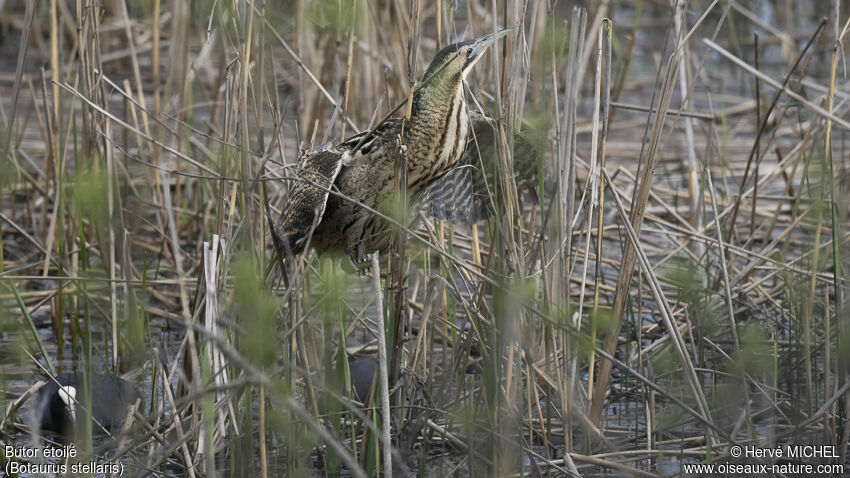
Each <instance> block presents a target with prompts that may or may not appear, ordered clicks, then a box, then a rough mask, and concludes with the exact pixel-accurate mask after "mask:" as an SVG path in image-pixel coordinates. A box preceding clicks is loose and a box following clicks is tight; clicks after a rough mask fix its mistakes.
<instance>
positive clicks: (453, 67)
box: [419, 28, 513, 90]
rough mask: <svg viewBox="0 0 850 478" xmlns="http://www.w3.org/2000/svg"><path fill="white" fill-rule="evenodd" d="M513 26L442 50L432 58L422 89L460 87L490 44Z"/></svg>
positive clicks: (421, 83) (420, 87)
mask: <svg viewBox="0 0 850 478" xmlns="http://www.w3.org/2000/svg"><path fill="white" fill-rule="evenodd" d="M512 30H513V28H507V29H504V30H501V31H498V32H496V33H491V34H489V35H485V36H483V37H481V38H476V39H475V40H467V41H462V42H459V43H455V44H453V45H449V46H447V47H445V48H443V49H442V50H440V51H439V52H438V53H437V54H436V55H435V56H434V59H433V60H431V64H430V65H429V66H428V69H427V70H426V71H425V74H424V75H422V80H421V81H420V82H419V89H420V90H430V89H443V88H445V87H448V88H452V87H455V88H457V87H459V86H460V82H461V81H463V80H464V79H466V75H467V74H468V73H469V72H470V70H472V67H474V66H475V64H476V63H478V61H479V60H481V58H482V57H483V56H484V52H485V51H487V49H488V48H490V46H491V45H492V44H493V43H495V42H496V40H498V39H499V38H501V37H503V36H505V35H507V34H508V33H510V32H511V31H512Z"/></svg>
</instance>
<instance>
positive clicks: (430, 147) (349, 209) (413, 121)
mask: <svg viewBox="0 0 850 478" xmlns="http://www.w3.org/2000/svg"><path fill="white" fill-rule="evenodd" d="M508 31H509V30H503V31H501V32H498V33H494V34H491V35H487V36H484V37H481V38H478V39H476V40H469V41H464V42H460V43H455V44H454V45H451V46H448V47H446V48H444V49H442V50H441V51H440V52H439V53H437V55H436V56H435V57H434V60H433V61H431V65H430V66H429V67H428V69H427V70H426V71H425V74H424V75H423V76H422V79H421V81H420V82H419V83H418V85H417V86H416V89H415V90H414V92H413V98H412V104H411V105H410V115H409V119H402V118H392V119H387V120H385V121H384V122H382V123H381V124H379V125H378V126H377V127H376V128H375V129H374V130H373V131H372V132H370V133H369V134H368V135H367V134H366V133H361V134H359V135H356V136H354V137H352V138H349V139H347V140H346V141H344V142H343V143H341V144H339V145H337V146H335V147H331V148H326V149H323V150H319V151H312V152H309V153H307V154H305V155H304V157H303V158H301V160H300V162H299V165H298V168H297V171H296V173H295V178H294V181H293V183H292V186H291V188H290V192H289V197H288V199H287V201H286V203H285V205H284V207H283V211H282V213H281V216H280V219H279V220H278V222H277V225H276V226H275V231H274V233H275V235H276V240H277V241H279V245H280V246H281V247H282V248H283V249H284V250H285V251H287V252H289V253H299V252H300V251H302V250H304V248H305V247H306V246H307V245H308V244H309V245H310V246H312V247H314V248H316V249H317V250H318V251H319V252H320V253H321V252H328V251H336V252H342V253H345V254H346V255H348V256H349V257H350V258H352V259H353V260H355V261H358V260H360V259H362V258H363V256H365V255H366V254H369V253H372V252H375V251H378V252H381V253H384V252H387V251H388V250H389V248H390V245H391V244H392V237H393V232H392V231H393V228H392V224H391V222H390V221H388V220H387V219H386V218H385V217H382V215H380V214H375V212H374V211H376V210H377V211H381V212H382V213H384V215H386V214H388V213H387V211H388V210H390V209H391V206H392V204H393V203H397V202H398V198H397V197H396V196H395V194H396V164H397V161H398V160H399V157H400V156H399V155H400V154H404V155H405V156H404V157H405V160H406V164H407V171H406V176H407V184H406V186H407V195H408V197H409V198H410V202H411V203H412V204H416V203H417V200H418V199H419V197H420V196H421V195H422V193H423V191H425V190H426V188H428V187H429V186H431V185H433V184H435V182H436V181H438V180H440V179H441V178H442V177H443V176H444V175H446V173H448V172H449V171H451V170H453V169H454V168H456V167H457V166H458V164H459V163H460V161H461V158H462V157H463V155H464V151H465V150H466V146H467V140H468V139H469V136H470V130H471V129H472V127H471V125H470V115H469V110H468V108H467V104H466V98H465V96H464V92H463V82H464V80H465V79H466V76H467V75H468V74H469V72H470V71H471V70H472V68H473V67H474V66H475V64H476V63H478V61H479V60H481V58H482V56H483V55H484V52H485V51H486V50H487V49H488V48H489V47H490V46H491V45H492V44H493V43H494V42H495V41H496V40H497V39H498V38H500V37H502V36H504V35H505V34H507V33H508ZM332 191H333V192H335V193H336V194H334V193H332ZM364 206H366V207H364Z"/></svg>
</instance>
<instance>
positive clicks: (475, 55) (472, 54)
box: [463, 28, 515, 73]
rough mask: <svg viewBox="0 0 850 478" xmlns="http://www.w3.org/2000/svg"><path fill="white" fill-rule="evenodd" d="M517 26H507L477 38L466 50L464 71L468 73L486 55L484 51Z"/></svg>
mask: <svg viewBox="0 0 850 478" xmlns="http://www.w3.org/2000/svg"><path fill="white" fill-rule="evenodd" d="M514 30H515V28H505V29H504V30H499V31H497V32H496V33H491V34H489V35H485V36H483V37H481V38H478V39H476V40H475V41H474V42H473V43H472V44H471V45H469V47H468V48H467V50H466V52H465V53H466V64H465V65H464V68H463V70H464V73H468V72H469V70H471V69H472V67H473V66H475V64H476V63H478V60H480V59H481V57H482V56H484V52H485V51H487V49H488V48H490V46H492V45H493V43H496V40H498V39H499V38H502V37H503V36H505V35H507V34H508V33H510V32H512V31H514Z"/></svg>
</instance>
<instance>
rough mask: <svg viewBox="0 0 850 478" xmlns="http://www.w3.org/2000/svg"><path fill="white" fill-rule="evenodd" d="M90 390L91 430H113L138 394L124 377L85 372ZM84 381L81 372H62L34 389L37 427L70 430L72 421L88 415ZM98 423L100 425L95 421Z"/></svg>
mask: <svg viewBox="0 0 850 478" xmlns="http://www.w3.org/2000/svg"><path fill="white" fill-rule="evenodd" d="M87 378H89V379H90V381H91V382H90V383H91V387H92V393H91V400H92V403H91V415H92V416H93V417H94V419H95V420H96V422H95V423H94V424H93V425H92V426H93V429H94V430H96V431H97V430H101V426H102V427H103V428H104V429H106V430H113V429H117V428H119V427H120V425H121V424H123V423H124V420H125V418H126V417H127V412H128V409H129V407H130V405H132V404H133V403H135V402H136V400H137V399H138V398H139V392H138V391H137V390H136V388H135V387H134V386H133V385H132V384H131V383H130V382H128V381H126V380H123V379H121V378H118V377H113V376H110V375H101V374H89V377H87ZM86 385H87V382H86V381H85V380H84V375H83V373H82V372H79V373H77V372H72V373H63V374H61V375H59V376H57V377H55V380H52V379H48V380H47V383H46V384H45V385H44V387H42V388H41V390H39V392H38V403H37V407H38V408H37V409H36V410H37V412H36V417H37V419H39V420H40V421H41V429H42V430H47V431H51V432H55V433H58V434H61V435H67V434H70V433H71V432H72V430H73V427H74V423H75V422H77V421H80V420H84V419H85V418H86V417H88V416H89V411H88V410H85V409H84V407H85V399H84V397H86V393H85V389H84V388H83V387H85V386H86ZM98 424H100V425H98Z"/></svg>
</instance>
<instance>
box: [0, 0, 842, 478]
mask: <svg viewBox="0 0 850 478" xmlns="http://www.w3.org/2000/svg"><path fill="white" fill-rule="evenodd" d="M848 26H850V7H848V4H847V3H846V2H841V1H838V0H835V1H831V2H826V1H808V2H806V1H803V2H795V1H791V0H773V1H769V0H763V1H753V2H738V1H731V0H730V1H726V0H724V1H717V0H715V1H708V0H694V1H690V2H685V1H678V2H676V1H672V2H671V1H667V0H645V1H641V0H622V1H615V0H611V1H599V2H566V1H554V0H548V1H544V0H539V1H531V0H492V1H483V0H466V1H445V0H437V1H426V0H384V1H379V0H327V1H318V0H317V1H307V0H288V1H282V2H266V1H262V0H258V1H244V0H236V1H232V2H230V1H207V0H202V1H197V2H182V1H179V0H178V1H170V2H162V1H161V0H145V1H140V2H126V3H125V2H121V1H119V0H105V1H103V2H91V1H88V0H76V1H70V0H44V1H40V2H38V1H6V2H0V91H2V97H0V327H2V328H0V332H2V335H0V357H2V364H0V386H2V387H3V391H4V393H3V394H2V395H0V401H2V405H3V407H2V411H3V421H2V429H0V433H1V434H0V441H2V444H3V445H6V444H19V445H20V444H28V443H31V442H32V440H34V438H33V436H32V428H31V425H32V421H31V418H30V417H31V414H30V413H27V411H28V410H31V409H32V404H31V400H29V399H30V398H31V397H32V395H33V393H34V392H33V390H32V388H31V387H32V385H33V383H35V382H36V381H38V380H40V379H42V377H43V375H44V374H46V373H58V372H59V371H69V370H84V371H86V372H87V373H92V372H109V373H114V374H118V375H122V376H125V377H127V378H128V379H129V380H130V381H132V382H134V383H135V384H136V385H137V386H138V387H139V389H140V390H142V392H143V393H142V395H143V397H144V398H143V400H142V401H141V402H140V403H139V404H138V408H137V410H136V413H135V414H134V416H133V417H132V420H131V422H132V423H131V424H130V425H128V426H127V427H125V429H123V430H116V431H113V434H112V436H108V437H105V438H104V437H102V436H99V435H97V434H95V436H92V434H91V431H90V430H89V431H88V433H84V434H83V436H81V437H78V441H77V442H76V443H77V447H78V449H79V450H81V452H82V456H81V457H80V458H79V459H80V460H81V461H88V459H89V457H95V458H93V459H96V460H99V461H102V462H110V461H112V462H121V463H123V464H124V465H125V466H126V471H125V473H129V474H130V476H137V475H146V476H147V475H154V476H191V477H196V476H248V475H250V476H263V477H266V476H285V475H286V476H290V475H291V476H301V475H312V474H328V475H338V474H343V475H353V476H369V475H378V474H381V473H384V474H386V475H387V476H390V475H392V476H396V475H398V476H402V475H403V474H419V475H429V476H438V475H461V476H484V475H497V476H515V475H534V476H537V475H555V476H564V475H568V476H594V475H601V474H614V475H637V476H672V475H677V474H681V473H683V470H684V468H683V466H684V465H685V464H688V463H700V462H715V463H720V462H725V461H729V460H731V459H732V458H731V457H730V452H729V450H730V447H731V446H732V445H736V444H738V445H746V444H753V445H757V446H760V447H768V446H777V445H785V444H815V443H819V444H827V445H835V447H836V448H835V449H836V451H837V454H838V455H839V456H838V458H835V459H831V460H820V461H818V462H817V463H827V462H830V463H834V464H837V465H839V466H843V465H844V464H845V463H846V462H847V445H848V436H850V426H847V421H846V420H847V413H848V405H850V403H848V394H847V391H848V388H850V383H848V380H847V377H848V375H847V374H848V370H847V363H848V358H850V357H848V341H850V336H849V335H848V332H850V325H848V322H847V321H848V314H850V308H848V305H847V295H848V282H847V278H846V271H847V270H848V268H850V253H848V238H850V235H848V233H850V227H848V225H849V223H848V197H850V196H848V166H850V150H848V144H847V142H848V139H850V138H848V134H847V132H848V127H850V120H848V119H847V115H848V110H850V101H848V100H850V88H848V80H847V76H846V68H845V60H846V53H847V46H846V43H845V42H846V39H847V38H846V35H847V32H848ZM503 27H515V28H516V29H515V31H514V32H513V33H512V34H510V35H509V36H507V37H506V38H505V39H504V40H503V41H500V42H499V43H498V44H497V45H496V46H495V47H494V48H493V49H492V51H491V52H490V53H488V56H487V57H486V58H485V59H484V61H482V64H481V65H480V66H479V67H478V68H477V69H476V70H475V71H474V72H473V73H472V74H471V75H470V78H469V80H468V86H467V88H466V89H467V95H468V97H469V98H473V97H474V98H475V101H474V102H471V104H475V106H474V107H473V109H480V110H481V111H482V112H484V113H485V114H487V115H488V116H491V117H493V118H496V119H498V127H497V130H496V131H497V133H496V135H495V140H494V144H495V146H496V147H495V151H496V154H495V157H494V158H493V160H492V164H491V166H492V168H493V170H494V176H493V178H494V179H493V181H492V184H490V185H489V186H490V190H491V192H492V201H493V204H494V206H495V210H496V214H494V215H493V216H492V217H490V218H488V219H486V220H483V221H480V222H479V223H478V224H476V225H475V226H472V227H461V226H455V225H453V224H451V223H449V222H445V221H437V220H433V219H427V220H424V221H421V222H419V223H418V225H417V226H416V227H415V228H413V229H412V230H411V229H409V228H406V227H403V226H404V225H406V221H404V220H402V221H400V222H399V223H398V225H399V241H398V242H397V247H396V248H395V251H394V252H393V253H392V254H389V255H388V256H387V257H381V258H380V260H379V261H373V262H372V263H369V264H368V267H367V268H366V269H364V270H363V271H362V272H359V273H354V274H352V273H348V272H345V271H343V267H342V266H343V264H342V263H341V261H340V260H339V259H334V258H327V257H316V256H315V254H311V253H309V252H308V253H305V254H303V255H302V256H301V257H298V258H290V259H287V260H286V261H285V264H284V263H283V261H278V259H277V258H276V257H275V254H274V249H273V247H272V242H271V240H270V238H269V232H268V229H269V223H268V218H269V217H271V218H276V217H277V214H278V213H279V208H280V206H281V205H282V203H283V201H284V200H285V198H286V195H287V187H288V184H287V181H286V178H287V177H289V176H290V175H291V168H292V166H293V165H294V164H296V162H297V160H298V157H299V155H300V154H301V152H302V151H303V150H306V149H310V148H313V147H316V146H319V145H322V144H324V143H327V142H337V141H340V140H342V139H344V138H346V137H348V136H351V135H353V134H355V133H357V132H360V131H364V130H366V129H368V128H370V127H373V126H374V125H375V124H376V123H377V122H378V121H380V119H381V118H383V117H384V116H385V115H386V114H387V113H388V112H390V111H391V110H392V109H393V108H394V107H395V106H396V105H397V104H399V103H400V102H402V101H404V100H405V99H406V98H407V97H408V95H409V92H410V90H411V88H412V86H413V85H414V82H415V80H417V79H418V78H419V77H420V76H421V74H422V73H423V71H424V69H425V68H426V67H427V65H428V63H429V62H430V60H431V58H432V56H433V54H434V53H435V52H436V51H437V50H438V49H440V48H442V47H444V46H446V45H448V44H450V43H453V42H454V41H456V40H459V39H463V38H472V37H476V36H481V35H484V34H486V33H489V32H493V31H496V30H499V29H501V28H503ZM515 132H521V133H522V134H523V135H524V136H525V137H527V138H530V140H531V141H532V143H533V144H534V146H535V149H536V153H537V154H536V155H535V158H533V161H536V162H537V164H536V166H537V167H536V177H535V178H534V183H535V185H536V191H535V192H533V193H532V194H530V195H528V194H523V193H522V189H523V188H522V187H518V182H519V180H520V179H521V178H517V177H515V175H514V173H513V172H514V170H515V168H514V163H515V162H519V161H521V160H523V159H525V160H527V159H528V158H517V157H516V151H518V149H515V148H514V133H515ZM399 217H404V216H399ZM376 259H377V258H376ZM282 265H283V266H284V267H285V270H286V274H285V275H284V274H282V273H281V266H282ZM383 344H385V349H386V350H385V354H382V356H381V360H380V362H381V366H382V368H383V367H386V368H387V369H388V384H389V387H388V388H389V390H387V389H386V388H384V389H383V390H381V389H382V388H383V387H381V386H377V387H375V389H374V390H373V393H372V394H371V396H372V397H374V398H371V397H370V399H369V400H367V404H366V406H365V407H361V406H360V405H358V404H356V403H354V402H353V401H352V400H351V399H350V397H351V395H350V393H349V389H350V384H349V381H348V380H347V374H346V369H347V365H346V364H347V361H346V360H343V359H342V358H343V357H345V356H346V355H347V354H351V355H356V354H360V355H362V354H375V353H377V352H378V349H379V348H382V347H381V346H382V345H383ZM384 355H386V356H384ZM384 391H387V392H389V393H388V394H387V396H386V397H385V396H384V394H383V392H384ZM96 401H97V397H94V402H95V403H96ZM47 438H50V437H47ZM2 459H3V460H4V464H5V462H6V461H7V460H9V459H10V458H9V457H8V456H4V457H2Z"/></svg>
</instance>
